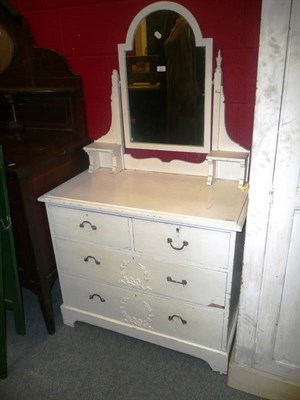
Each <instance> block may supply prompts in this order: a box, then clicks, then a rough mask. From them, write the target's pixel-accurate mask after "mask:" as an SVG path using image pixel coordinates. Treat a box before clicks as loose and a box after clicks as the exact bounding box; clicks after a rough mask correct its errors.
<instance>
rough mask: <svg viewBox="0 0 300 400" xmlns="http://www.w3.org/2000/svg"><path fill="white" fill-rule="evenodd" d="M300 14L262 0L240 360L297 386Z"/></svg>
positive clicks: (294, 6)
mask: <svg viewBox="0 0 300 400" xmlns="http://www.w3.org/2000/svg"><path fill="white" fill-rule="evenodd" d="M299 19H300V3H299V1H293V2H289V1H272V0H268V1H264V2H263V14H262V35H261V50H260V57H259V73H258V76H259V81H258V93H257V108H256V123H255V132H254V133H255V134H254V142H253V159H252V171H251V178H250V193H249V197H250V199H249V214H248V224H247V235H246V246H245V259H244V260H245V263H244V264H245V266H244V274H243V287H242V297H241V306H240V317H239V323H238V331H237V352H236V361H237V364H239V365H243V364H244V365H245V364H246V365H248V366H250V367H252V369H255V370H256V371H257V373H259V371H263V372H262V374H263V373H266V372H267V373H269V374H273V375H274V376H277V377H279V378H280V379H282V380H284V381H290V384H292V382H294V383H295V384H296V386H297V385H298V386H297V387H298V393H299V380H300V353H299V337H300V324H299V301H300V300H299V279H300V278H299V264H300V260H299V236H298V235H299V232H297V235H296V238H295V232H296V229H297V228H296V226H297V224H298V223H299V222H298V218H299V214H298V212H299V210H298V207H299V190H298V185H299V172H300V171H299V169H300V162H299V161H300V154H299V153H300V143H299V132H300V121H299V99H300V92H299V87H300V82H299V77H300V75H299V59H300V57H299V41H300V32H299ZM274 82H276V84H274ZM258 121H260V122H261V124H260V125H258ZM251 182H253V184H252V183H251ZM297 193H298V195H297ZM297 196H298V198H297ZM296 386H295V387H296ZM270 396H271V394H270ZM270 398H274V397H270Z"/></svg>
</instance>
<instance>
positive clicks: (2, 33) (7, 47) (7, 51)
mask: <svg viewBox="0 0 300 400" xmlns="http://www.w3.org/2000/svg"><path fill="white" fill-rule="evenodd" d="M13 55H14V43H13V41H12V40H11V38H10V36H9V34H8V33H7V32H6V30H5V29H4V28H3V26H1V25H0V74H1V73H2V72H3V71H5V69H6V68H7V67H8V66H9V64H10V63H11V60H12V58H13Z"/></svg>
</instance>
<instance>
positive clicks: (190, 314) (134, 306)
mask: <svg viewBox="0 0 300 400" xmlns="http://www.w3.org/2000/svg"><path fill="white" fill-rule="evenodd" d="M60 281H61V288H62V294H63V300H64V305H65V306H68V307H72V308H75V309H77V310H81V311H83V312H86V313H90V314H91V315H98V316H99V317H100V318H101V317H102V318H103V317H104V318H106V319H107V318H109V319H113V320H115V321H118V322H120V323H123V324H124V323H126V324H128V325H130V326H134V327H136V328H141V329H145V330H147V331H151V332H153V333H158V334H164V335H168V336H171V337H174V338H178V339H181V340H184V341H188V342H192V343H195V344H199V345H202V346H207V347H212V348H215V349H221V342H222V329H223V319H224V312H222V311H220V310H208V309H205V308H202V307H200V306H196V305H191V304H188V303H183V302H176V301H172V300H167V299H162V298H159V297H157V296H150V295H145V294H143V293H141V292H136V291H130V290H127V289H122V288H116V287H111V286H108V285H104V284H97V285H96V284H94V283H92V282H90V281H87V280H84V279H79V278H73V277H70V276H65V275H63V274H62V275H60Z"/></svg>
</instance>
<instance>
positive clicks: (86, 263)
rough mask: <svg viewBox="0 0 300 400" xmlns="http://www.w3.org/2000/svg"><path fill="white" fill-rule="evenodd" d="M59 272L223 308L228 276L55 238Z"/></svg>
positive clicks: (204, 269)
mask: <svg viewBox="0 0 300 400" xmlns="http://www.w3.org/2000/svg"><path fill="white" fill-rule="evenodd" d="M55 253H56V257H57V263H58V268H59V271H60V272H63V273H67V274H72V275H77V276H80V277H82V278H86V279H90V280H93V281H97V282H107V283H109V284H112V285H115V286H123V287H128V288H133V289H139V290H142V291H144V292H148V293H157V294H160V295H163V296H166V297H173V298H176V299H181V300H185V301H190V302H195V303H198V304H202V305H206V306H210V307H218V308H224V307H225V292H226V280H227V273H225V272H220V271H213V270H209V269H206V268H197V267H192V266H187V265H181V264H175V263H170V262H166V261H163V260H161V259H157V258H154V257H147V256H144V257H143V256H139V255H133V254H132V253H129V252H121V251H115V250H112V249H109V248H105V247H101V246H97V245H92V244H85V243H76V242H70V241H67V240H63V239H58V238H56V239H55Z"/></svg>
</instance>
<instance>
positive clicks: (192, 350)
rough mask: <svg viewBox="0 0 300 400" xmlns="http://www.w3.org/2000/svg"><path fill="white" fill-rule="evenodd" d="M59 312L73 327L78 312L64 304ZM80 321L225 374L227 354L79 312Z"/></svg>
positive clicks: (97, 315)
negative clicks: (198, 361)
mask: <svg viewBox="0 0 300 400" xmlns="http://www.w3.org/2000/svg"><path fill="white" fill-rule="evenodd" d="M61 310H62V314H63V320H64V323H65V324H66V325H69V326H74V323H75V321H77V319H78V310H77V309H74V308H72V307H68V306H65V305H64V304H63V305H62V306H61ZM80 321H82V322H86V323H90V324H93V325H96V326H100V327H103V328H105V329H111V330H113V331H116V332H119V333H122V334H124V335H128V336H131V337H134V338H136V339H140V340H145V341H148V342H150V343H154V344H157V345H159V346H164V347H167V348H169V349H172V350H176V351H179V352H182V353H186V354H189V355H191V356H194V357H198V358H201V359H203V360H205V361H206V362H207V363H208V364H209V365H210V367H211V369H212V370H213V371H217V372H220V373H221V374H226V373H227V367H228V352H225V351H221V350H216V349H212V348H210V347H206V346H202V345H196V344H194V343H191V342H187V341H185V340H180V339H178V338H175V337H172V336H168V335H164V334H158V333H156V332H150V331H147V330H145V329H143V328H139V329H137V328H136V327H132V326H130V325H128V324H125V323H124V322H117V321H115V320H113V319H110V318H103V317H102V316H100V315H99V314H92V313H86V312H83V311H80Z"/></svg>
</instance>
